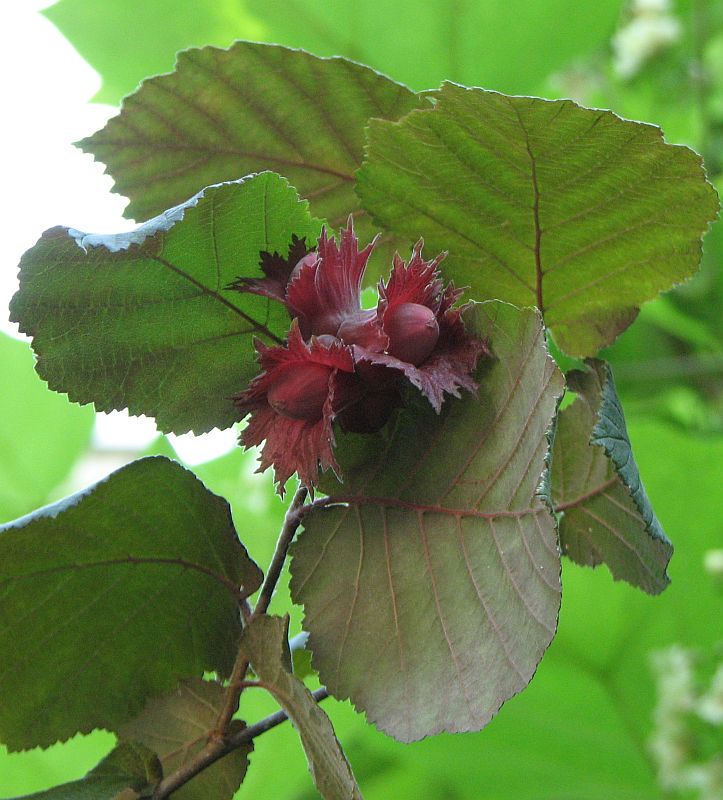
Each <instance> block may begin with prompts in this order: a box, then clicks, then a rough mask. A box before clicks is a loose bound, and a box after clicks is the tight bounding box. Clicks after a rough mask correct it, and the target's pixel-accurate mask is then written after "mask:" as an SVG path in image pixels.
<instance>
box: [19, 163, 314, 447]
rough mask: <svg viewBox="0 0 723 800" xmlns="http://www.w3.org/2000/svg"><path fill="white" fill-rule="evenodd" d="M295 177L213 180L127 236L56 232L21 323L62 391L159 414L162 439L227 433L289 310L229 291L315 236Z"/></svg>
mask: <svg viewBox="0 0 723 800" xmlns="http://www.w3.org/2000/svg"><path fill="white" fill-rule="evenodd" d="M319 228H320V225H319V222H318V221H317V220H314V219H312V218H311V217H310V216H309V213H308V210H307V203H305V202H301V201H299V199H298V197H297V195H296V192H295V191H294V189H293V188H292V187H291V186H289V184H288V183H287V182H286V180H285V179H283V178H281V177H279V176H278V175H275V174H274V173H270V172H266V173H262V174H260V175H255V176H251V177H248V178H244V179H243V180H240V181H234V182H231V183H226V184H221V185H218V186H211V187H209V188H207V189H204V190H203V191H201V192H199V193H198V194H197V195H194V197H192V198H191V199H190V200H187V201H186V202H185V203H183V204H182V205H180V206H177V207H176V208H173V209H170V210H169V211H166V212H164V213H163V214H161V215H160V216H158V217H156V218H154V219H152V220H150V221H149V222H146V223H145V224H143V225H141V226H139V227H138V228H137V229H136V230H134V231H132V232H130V233H122V234H115V235H108V236H103V235H100V234H85V233H81V232H80V231H76V230H74V229H72V228H52V229H51V230H49V231H46V233H44V234H43V236H42V238H41V239H40V241H39V242H38V243H37V244H36V245H35V247H33V248H32V249H31V250H29V251H28V252H27V253H26V254H25V255H24V256H23V259H22V261H21V263H20V290H19V291H18V293H17V294H16V295H15V297H14V298H13V300H12V302H11V304H10V311H11V318H12V320H13V321H14V322H17V323H19V325H20V330H21V331H22V332H23V333H27V334H29V335H31V336H32V337H33V348H34V349H35V352H36V353H37V355H38V364H37V370H38V373H39V374H40V376H41V377H42V378H44V379H45V380H46V381H47V382H48V384H49V386H50V388H51V389H55V390H56V391H59V392H67V393H68V396H69V397H70V399H71V400H74V401H76V402H80V403H89V402H93V403H95V406H96V408H97V409H98V410H99V411H111V410H113V409H122V408H128V409H129V411H130V412H131V413H132V414H148V415H149V416H154V417H156V421H157V423H158V426H159V428H161V430H163V431H164V432H169V431H173V432H174V433H185V432H186V431H189V430H192V431H194V432H195V433H202V432H204V431H208V430H211V429H212V428H214V427H218V428H227V427H229V426H230V425H231V424H232V423H233V422H234V421H236V420H237V419H238V417H239V414H238V411H237V410H236V409H235V407H234V404H233V401H232V399H231V398H232V396H233V395H234V394H237V393H238V392H240V391H243V389H244V388H245V387H246V384H247V383H248V381H249V380H251V378H253V377H254V376H255V375H256V373H257V372H258V366H257V363H256V352H255V351H254V349H253V343H252V340H253V338H254V337H255V336H256V337H260V338H261V339H262V340H264V341H266V342H267V343H273V342H278V341H280V340H281V339H282V338H283V337H284V336H285V335H286V331H287V329H288V327H289V318H288V314H287V313H286V311H285V310H284V309H283V307H282V306H281V305H280V304H278V303H272V302H271V301H269V300H267V299H266V298H263V297H259V296H258V295H253V294H240V293H238V292H232V291H227V290H226V289H225V287H226V286H227V285H228V284H229V283H230V282H231V281H233V279H234V278H235V277H236V276H238V275H254V274H258V275H261V271H260V269H259V266H258V262H259V251H261V250H267V251H274V250H277V251H279V252H284V253H285V252H286V250H287V248H288V246H289V244H290V242H291V235H292V233H295V234H297V235H298V236H299V237H302V236H305V237H308V238H309V240H311V239H314V238H315V237H316V236H317V234H318V232H319Z"/></svg>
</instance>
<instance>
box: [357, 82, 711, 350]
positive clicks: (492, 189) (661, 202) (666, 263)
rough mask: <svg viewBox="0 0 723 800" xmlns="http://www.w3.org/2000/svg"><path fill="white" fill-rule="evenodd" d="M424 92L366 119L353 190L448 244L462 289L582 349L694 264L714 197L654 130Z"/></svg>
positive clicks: (479, 95)
mask: <svg viewBox="0 0 723 800" xmlns="http://www.w3.org/2000/svg"><path fill="white" fill-rule="evenodd" d="M431 96H432V97H433V99H434V100H435V106H434V108H433V109H431V110H418V111H413V112H411V113H410V114H408V115H407V116H406V117H404V118H403V119H402V120H400V121H399V122H397V123H395V122H385V121H382V120H372V121H371V123H370V128H369V146H368V150H367V158H366V161H365V164H364V166H363V167H362V169H361V170H360V171H359V172H358V173H357V191H358V193H359V196H360V198H361V201H362V205H363V207H364V208H365V209H366V210H367V211H369V212H371V214H372V215H373V217H374V219H375V220H377V221H378V222H379V223H380V224H381V225H383V226H384V227H386V228H388V229H390V230H391V231H392V232H394V233H397V234H407V235H418V234H419V233H420V232H424V237H425V240H426V242H427V244H428V246H430V249H431V250H437V249H448V250H449V251H450V255H449V258H448V259H447V261H446V262H445V272H446V274H447V275H448V276H449V277H451V278H453V279H454V280H455V281H456V282H457V283H459V284H462V285H469V286H471V292H470V294H471V295H472V296H474V297H477V298H480V299H483V298H499V299H502V300H506V301H508V302H511V303H517V304H519V305H533V304H534V305H537V307H538V308H539V309H540V311H542V312H543V315H544V318H545V323H546V324H547V326H548V327H550V328H551V329H552V331H553V332H554V334H555V339H556V341H557V343H558V344H559V345H560V346H561V347H562V349H563V350H565V351H566V352H568V353H569V354H570V355H594V354H595V353H596V352H597V351H598V350H599V349H600V348H601V347H603V346H604V345H607V344H610V343H611V342H612V341H613V340H614V339H615V337H616V336H617V335H618V334H619V333H620V332H621V331H623V330H624V329H625V328H626V327H627V326H628V325H629V324H630V323H631V322H632V320H633V319H634V318H635V315H636V313H637V310H638V308H639V306H640V305H641V304H642V303H644V302H645V301H646V300H650V299H652V298H653V297H655V296H656V295H657V294H658V293H659V292H661V291H664V290H666V289H669V288H671V287H672V286H674V285H675V284H676V283H680V282H681V281H684V280H686V279H687V278H689V277H690V276H691V275H692V274H693V273H694V272H695V271H696V270H697V268H698V262H699V260H700V255H701V243H700V239H701V236H702V234H703V233H704V232H705V230H706V228H707V226H708V223H709V222H711V221H712V220H713V219H714V218H715V216H716V214H717V211H718V199H717V196H716V193H715V190H714V189H713V187H712V186H711V185H710V184H709V183H707V181H706V179H705V172H704V171H703V168H702V164H701V159H700V157H699V156H698V155H696V154H695V153H693V152H692V151H691V150H688V149H687V148H685V147H679V146H672V145H668V144H666V143H665V142H664V141H663V138H662V135H661V132H660V130H659V129H658V128H655V127H653V126H651V125H643V124H641V123H636V122H628V121H625V120H622V119H620V118H619V117H617V116H616V115H615V114H613V113H612V112H609V111H598V110H593V109H588V108H581V107H580V106H578V105H576V104H575V103H573V102H572V101H570V100H555V101H548V100H541V99H539V98H533V97H508V96H506V95H503V94H498V93H496V92H489V91H485V90H483V89H466V88H464V87H461V86H457V85H454V84H450V83H447V84H444V85H443V87H442V89H441V90H440V91H438V92H434V93H432V95H431Z"/></svg>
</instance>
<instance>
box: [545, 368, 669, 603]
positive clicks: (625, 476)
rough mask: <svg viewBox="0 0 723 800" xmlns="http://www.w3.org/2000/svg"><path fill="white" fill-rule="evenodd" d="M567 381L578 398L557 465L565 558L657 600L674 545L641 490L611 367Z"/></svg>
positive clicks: (565, 422) (562, 433) (563, 429)
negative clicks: (602, 570) (603, 568)
mask: <svg viewBox="0 0 723 800" xmlns="http://www.w3.org/2000/svg"><path fill="white" fill-rule="evenodd" d="M567 382H568V386H569V388H570V389H571V390H572V391H573V392H575V393H576V394H577V398H576V399H575V402H574V403H573V404H572V405H571V406H569V407H567V408H566V409H564V410H563V411H562V412H561V413H560V417H559V419H558V423H557V432H556V434H555V446H554V449H553V459H552V499H553V505H554V507H555V509H556V510H558V511H561V512H562V518H561V520H560V545H561V548H562V552H563V554H564V555H567V556H569V557H570V558H571V559H573V561H576V562H577V563H578V564H583V565H586V566H589V567H596V566H598V565H599V564H602V563H605V564H607V566H608V567H609V569H610V572H611V573H612V574H613V577H614V578H615V579H616V580H626V581H628V583H632V584H633V585H634V586H639V587H640V588H641V589H644V590H645V591H646V592H649V593H651V594H658V593H659V592H662V591H663V589H665V587H666V586H667V585H668V583H669V579H668V576H667V574H666V572H665V570H666V567H667V566H668V562H669V561H670V557H671V555H672V554H673V547H672V545H671V544H670V542H669V541H668V539H667V537H666V536H665V534H664V533H663V529H662V528H661V526H660V523H659V522H658V520H657V518H656V516H655V513H654V512H653V509H652V506H651V505H650V501H649V500H648V496H647V494H646V493H645V489H644V488H643V485H642V482H641V479H640V473H639V472H638V467H637V465H636V463H635V459H634V458H633V453H632V450H631V446H630V440H629V439H628V432H627V428H626V425H625V417H624V416H623V410H622V406H621V405H620V400H619V399H618V396H617V392H616V391H615V383H614V382H613V377H612V372H611V371H610V367H609V366H608V365H607V364H606V363H605V362H603V361H598V360H594V359H590V360H589V361H588V371H587V372H582V371H579V370H574V371H573V372H570V373H568V375H567Z"/></svg>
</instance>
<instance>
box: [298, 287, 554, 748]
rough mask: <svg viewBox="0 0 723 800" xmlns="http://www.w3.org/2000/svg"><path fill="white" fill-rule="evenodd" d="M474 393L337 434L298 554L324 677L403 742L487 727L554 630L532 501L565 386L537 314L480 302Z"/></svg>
mask: <svg viewBox="0 0 723 800" xmlns="http://www.w3.org/2000/svg"><path fill="white" fill-rule="evenodd" d="M465 322H466V325H467V327H468V329H469V330H470V331H471V332H472V333H473V334H474V335H476V336H478V337H480V338H483V339H487V340H488V342H489V346H490V348H491V350H492V354H493V356H492V358H490V359H485V360H484V361H483V362H482V365H481V368H480V369H479V372H478V380H479V384H480V388H479V397H477V398H475V397H473V396H471V395H466V396H465V397H464V398H463V399H462V400H459V401H449V402H447V403H446V404H445V407H444V408H443V410H442V413H441V415H439V416H436V415H435V414H434V412H433V411H432V410H431V409H427V408H425V406H424V404H420V405H419V407H418V408H414V409H413V411H408V412H402V413H401V414H400V415H399V417H398V419H397V421H396V423H395V424H393V426H392V427H391V429H384V430H382V431H381V432H380V433H379V434H376V435H374V436H369V435H367V436H346V437H343V438H342V439H341V440H340V441H339V446H338V450H337V452H338V455H339V460H340V464H341V468H342V471H343V475H344V483H343V484H338V483H337V484H333V483H328V485H327V486H325V487H324V488H325V491H327V492H328V493H329V498H328V500H324V501H323V502H321V503H320V504H319V505H320V507H318V508H316V509H314V510H312V511H310V512H309V513H308V514H306V515H305V517H304V531H303V533H302V534H301V535H300V537H299V539H298V541H297V543H296V544H295V545H293V546H292V554H293V555H292V562H291V572H292V582H291V590H292V596H293V597H294V599H295V600H296V602H299V603H302V604H303V605H304V609H305V620H304V627H305V629H306V630H308V631H309V633H310V641H309V646H310V649H311V651H312V653H313V664H314V666H315V668H316V669H317V670H318V671H319V676H320V679H321V680H322V681H323V682H324V683H325V684H326V686H327V687H328V688H329V690H330V691H331V692H332V694H334V695H335V696H336V697H339V698H347V697H348V698H350V699H351V700H352V702H353V703H354V705H355V706H356V707H357V708H358V709H360V710H363V711H365V712H366V714H367V716H368V718H369V719H370V721H372V722H374V723H375V724H377V725H378V726H379V727H380V728H381V729H382V730H384V731H386V732H387V733H389V734H391V735H392V736H394V737H396V738H398V739H401V740H403V741H412V740H414V739H419V738H421V737H423V736H426V735H430V734H434V733H439V732H440V731H470V730H478V729H479V728H481V727H483V726H484V725H485V724H486V723H487V722H489V720H490V719H491V718H492V716H493V715H494V714H495V713H496V712H497V710H498V709H499V708H500V706H501V705H502V703H503V702H504V701H505V700H507V699H508V698H509V697H511V696H512V695H514V694H516V693H517V692H519V691H520V690H522V689H523V688H524V687H525V686H526V685H527V684H528V683H529V681H530V680H531V678H532V676H533V674H534V671H535V669H536V667H537V664H538V662H539V661H540V659H541V657H542V655H543V653H544V652H545V650H546V648H547V646H548V645H549V643H550V641H551V640H552V637H553V636H554V633H555V628H556V624H557V614H558V610H559V606H560V555H559V551H558V546H557V534H556V530H555V523H554V519H553V517H552V514H551V512H550V510H549V507H548V505H547V503H546V500H545V499H544V498H542V497H540V496H539V494H538V487H539V486H540V483H541V479H542V477H543V473H544V472H545V469H546V467H545V462H546V457H547V455H548V450H549V439H548V433H549V430H550V427H551V424H552V420H553V417H554V415H555V412H556V408H557V401H558V398H559V396H560V394H561V392H562V388H563V379H562V375H561V374H560V372H559V370H558V369H557V368H556V367H555V365H554V363H553V362H552V360H551V359H550V357H549V355H548V353H547V350H546V348H545V344H544V336H543V328H542V324H541V320H540V318H539V315H538V314H537V313H536V312H535V311H534V310H531V309H526V310H520V309H517V308H515V307H514V306H510V305H508V304H506V303H500V302H494V301H493V302H487V303H483V304H480V305H476V306H474V307H473V308H471V309H470V310H469V311H468V312H467V313H466V315H465Z"/></svg>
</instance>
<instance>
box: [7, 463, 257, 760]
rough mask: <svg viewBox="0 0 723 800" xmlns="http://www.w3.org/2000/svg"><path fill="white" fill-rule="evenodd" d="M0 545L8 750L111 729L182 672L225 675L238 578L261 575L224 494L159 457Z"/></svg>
mask: <svg viewBox="0 0 723 800" xmlns="http://www.w3.org/2000/svg"><path fill="white" fill-rule="evenodd" d="M148 530H153V532H154V535H153V537H152V538H151V537H149V536H148ZM0 553H1V554H2V558H1V559H0V585H1V586H2V595H1V596H2V604H1V605H0V621H1V622H2V625H1V626H0V646H1V647H2V650H3V652H4V653H6V654H7V655H6V658H5V660H4V663H3V669H2V672H1V673H0V690H1V691H2V692H3V694H4V696H6V697H13V698H14V701H13V703H12V704H7V703H6V704H3V706H2V708H0V737H1V738H2V740H3V741H4V742H5V743H6V744H7V745H8V747H9V748H10V749H12V750H20V749H25V748H28V747H33V746H37V745H41V746H47V745H49V744H52V743H53V742H54V741H56V740H59V739H67V738H69V737H70V736H72V735H73V734H74V733H76V732H78V731H80V732H83V733H87V732H89V731H90V730H92V729H93V728H96V727H106V728H110V729H113V728H114V727H115V726H116V725H118V724H120V723H121V722H123V721H125V720H126V719H127V718H128V717H130V716H132V715H133V714H134V713H136V712H137V711H139V710H140V707H141V706H142V705H143V703H144V702H145V700H146V699H147V698H148V697H149V696H153V695H155V694H159V693H163V692H164V691H168V690H169V689H170V688H172V687H173V686H175V683H176V681H177V680H178V679H179V678H182V677H187V676H189V675H194V674H200V673H201V672H202V671H204V670H217V671H219V672H220V673H221V674H227V673H228V672H229V671H230V669H231V665H232V664H233V660H234V656H235V646H236V640H237V637H238V635H239V633H240V622H239V615H238V602H239V597H240V588H239V587H242V586H243V590H244V593H250V592H253V591H254V590H255V589H256V588H258V585H259V584H260V580H261V573H260V570H259V569H258V567H257V566H256V565H255V564H254V563H253V562H252V561H251V560H250V559H249V557H248V555H247V553H246V551H245V549H244V547H243V545H241V543H240V542H239V540H238V538H237V536H236V533H235V530H234V528H233V525H232V523H231V517H230V511H229V508H228V504H227V503H226V502H225V501H224V500H222V499H221V498H219V497H217V496H215V495H212V494H211V493H210V492H208V490H206V489H205V487H204V486H203V485H202V484H201V483H200V481H198V479H197V478H195V476H193V475H192V474H191V473H190V472H188V471H187V470H185V469H184V468H183V467H181V466H180V465H179V464H176V463H174V462H171V461H169V460H168V459H165V458H161V457H155V458H147V459H141V460H140V461H136V462H133V463H132V464H129V465H128V466H126V467H123V468H121V469H120V470H118V471H117V472H115V473H113V474H112V475H111V476H109V477H108V478H107V479H106V480H105V481H102V482H101V483H99V484H96V485H95V486H94V487H91V489H89V490H87V491H86V492H83V493H81V494H79V495H75V496H74V497H71V498H67V499H66V500H64V501H61V502H60V503H56V504H55V505H53V506H49V507H47V508H45V509H40V510H39V511H37V512H35V513H34V514H32V515H28V516H27V517H23V518H21V519H19V520H16V521H15V522H13V523H9V524H8V525H4V526H2V528H0ZM199 607H203V608H204V609H205V612H204V616H203V617H202V618H201V617H199V616H198V613H197V612H198V608H199ZM161 642H162V643H163V647H160V646H159V643H161ZM119 652H121V653H123V655H124V657H123V659H119V658H117V654H118V653H119ZM99 687H103V690H104V691H102V692H101V691H99Z"/></svg>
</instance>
